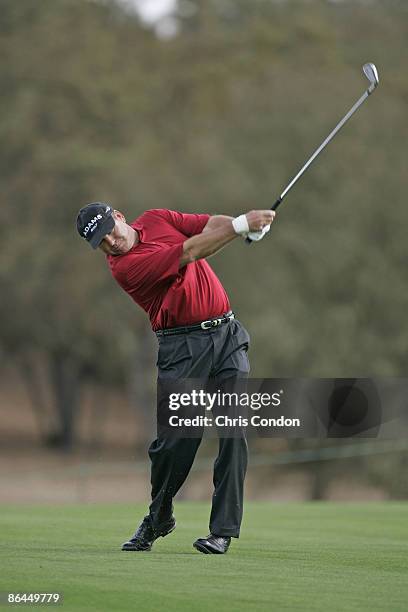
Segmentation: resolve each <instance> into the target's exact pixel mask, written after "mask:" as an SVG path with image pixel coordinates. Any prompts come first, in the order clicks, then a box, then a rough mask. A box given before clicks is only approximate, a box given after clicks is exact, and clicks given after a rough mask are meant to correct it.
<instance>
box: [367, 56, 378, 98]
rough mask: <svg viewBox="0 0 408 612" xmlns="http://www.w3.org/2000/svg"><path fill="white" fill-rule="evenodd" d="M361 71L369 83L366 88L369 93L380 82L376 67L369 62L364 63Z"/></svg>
mask: <svg viewBox="0 0 408 612" xmlns="http://www.w3.org/2000/svg"><path fill="white" fill-rule="evenodd" d="M363 72H364V74H365V75H366V77H367V79H368V80H369V81H370V83H371V85H370V87H369V88H368V91H369V93H371V92H372V91H374V89H375V88H376V87H377V85H378V83H379V82H380V80H379V78H378V71H377V68H376V67H375V66H374V64H371V63H368V64H364V66H363Z"/></svg>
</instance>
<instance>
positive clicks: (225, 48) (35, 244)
mask: <svg viewBox="0 0 408 612" xmlns="http://www.w3.org/2000/svg"><path fill="white" fill-rule="evenodd" d="M0 7H1V15H2V17H1V21H0V52H1V56H2V58H3V62H2V65H1V69H0V79H1V92H2V95H1V98H0V134H1V138H0V169H1V182H2V204H1V207H0V220H1V223H2V228H3V232H2V241H1V247H0V249H1V259H0V290H1V301H0V321H1V323H0V347H1V350H2V351H3V359H4V360H5V359H7V360H8V361H10V360H11V361H15V363H16V364H19V366H20V367H21V368H22V370H23V372H24V376H25V378H26V380H28V381H30V380H31V382H32V390H33V397H35V396H36V390H35V384H36V375H35V368H36V364H37V363H38V360H39V359H40V358H41V359H42V362H43V363H45V364H46V366H45V367H46V371H47V372H48V377H49V378H48V381H49V385H50V388H51V389H52V390H53V393H54V395H55V398H56V399H55V405H56V408H57V412H58V415H59V418H60V422H61V431H60V435H61V436H62V438H63V439H65V442H66V443H69V440H70V439H71V437H72V420H73V418H74V416H75V414H76V411H77V410H78V408H79V406H80V402H81V397H80V391H81V388H82V383H84V382H86V381H93V382H97V383H98V385H102V387H103V386H105V385H108V386H112V385H114V386H115V385H116V386H123V385H124V384H125V385H130V384H131V383H132V381H133V382H134V379H135V377H139V379H140V376H142V379H143V381H145V383H146V381H153V380H154V376H155V371H154V359H151V358H150V355H149V356H148V358H146V357H145V355H146V351H147V349H146V347H147V346H149V343H150V342H151V339H149V338H150V335H149V331H148V320H147V318H146V316H145V315H144V313H143V312H141V311H139V310H137V309H136V308H135V307H134V306H133V304H132V303H131V302H130V300H129V298H128V297H127V296H126V295H125V294H124V293H121V292H120V291H119V290H118V287H117V286H115V284H114V283H113V282H112V279H111V278H110V274H109V272H108V270H107V267H106V265H105V262H104V261H103V257H102V256H101V255H100V254H99V253H97V254H95V253H91V252H90V250H89V248H88V246H87V245H86V244H85V243H83V242H82V241H81V240H80V239H79V238H78V235H77V233H76V228H75V217H76V213H77V211H78V209H79V208H80V207H81V206H82V205H84V204H85V203H86V202H88V201H93V200H103V201H108V202H110V203H112V205H113V206H115V207H116V208H118V209H120V210H122V211H123V212H124V213H125V214H126V215H127V216H128V218H129V219H133V218H135V217H136V216H137V215H139V214H140V213H141V212H142V211H143V210H145V209H147V208H152V207H166V208H171V209H177V210H182V211H186V212H189V211H192V212H194V211H199V212H209V213H211V214H217V213H225V214H231V215H236V214H239V213H241V212H242V211H245V210H248V209H251V208H255V207H257V208H258V207H269V206H270V205H271V204H272V202H273V201H274V199H275V198H276V197H277V195H279V193H280V191H281V190H282V188H283V187H284V185H285V184H286V183H287V181H288V180H289V178H290V177H291V176H293V175H294V174H295V172H296V171H297V169H298V168H299V167H300V166H301V165H302V164H303V162H304V160H305V159H306V158H307V157H308V156H309V155H310V154H311V152H312V151H313V150H314V148H315V147H316V146H317V145H318V144H319V143H320V142H321V141H322V140H323V138H324V137H325V136H326V135H327V133H328V132H329V131H330V130H331V129H332V127H333V126H334V125H335V123H336V122H337V121H338V120H339V118H340V117H341V116H342V115H343V114H344V113H345V112H346V110H347V109H348V108H349V107H350V106H351V105H352V103H353V102H354V101H355V100H356V99H357V97H358V96H359V95H361V93H362V91H363V88H364V87H365V86H366V81H365V79H364V78H363V77H362V74H361V70H360V67H361V66H362V64H363V63H364V62H366V61H374V62H375V63H376V64H377V66H378V68H379V71H380V78H381V86H380V88H379V90H378V92H377V93H376V94H375V96H373V97H372V98H371V99H370V100H369V101H368V103H367V104H366V105H365V107H364V108H363V109H362V110H360V111H359V114H358V115H356V116H355V117H354V118H353V119H352V123H350V124H349V125H348V126H347V128H346V129H344V131H342V132H341V134H340V135H339V136H338V137H337V138H336V140H335V141H334V142H333V143H332V144H331V145H330V148H329V149H328V150H327V151H326V152H325V153H324V154H323V156H322V157H321V158H320V159H319V161H318V163H317V164H316V165H315V166H314V167H313V168H312V169H311V170H310V171H309V172H308V173H307V175H306V176H305V177H304V179H302V182H301V183H299V184H298V185H297V186H296V188H295V189H294V190H293V191H292V192H291V194H290V195H289V196H288V198H287V201H286V202H285V204H284V206H283V207H282V208H281V209H280V212H279V218H278V220H277V221H276V223H275V224H274V226H273V231H272V232H271V234H270V236H269V237H268V239H267V240H265V241H263V242H262V243H261V244H259V245H256V246H253V247H252V248H247V247H246V246H245V245H244V244H243V243H241V242H238V241H236V242H235V243H233V244H232V245H231V246H230V247H228V248H227V249H225V250H224V251H223V252H222V254H220V255H218V256H216V257H214V258H213V259H212V260H211V263H212V265H213V266H214V268H215V270H216V272H217V273H218V274H219V276H220V278H221V279H222V282H223V283H224V285H225V287H226V289H227V291H228V292H229V295H230V297H231V301H232V304H233V306H234V308H235V310H236V311H237V313H238V316H239V318H240V319H241V320H242V321H243V322H244V324H245V325H246V326H247V327H248V329H249V330H250V332H251V336H252V346H253V350H252V354H251V358H252V374H253V375H254V376H257V377H262V376H270V377H278V376H279V377H280V376H338V377H341V376H405V375H406V363H407V357H406V345H407V340H408V332H407V325H406V312H407V310H408V297H407V291H406V287H405V279H406V269H407V263H408V257H407V249H406V238H405V234H406V222H407V217H408V212H407V206H406V202H405V199H406V198H405V185H406V156H405V148H406V142H407V136H408V134H407V121H406V105H407V99H408V82H407V79H406V73H405V70H404V67H403V66H402V58H403V57H404V54H405V51H406V39H407V23H408V22H407V6H406V3H404V2H396V1H395V2H385V0H384V1H380V0H377V1H373V2H371V3H370V4H369V5H368V4H367V3H364V2H358V1H351V0H350V1H345V2H328V1H323V0H320V1H319V0H315V1H314V2H301V1H296V2H273V1H272V0H271V1H269V0H256V1H253V2H244V1H242V0H236V1H234V2H232V1H225V0H223V1H221V0H219V1H215V0H201V1H199V0H189V1H188V2H186V1H182V2H180V3H179V6H178V12H177V13H176V15H175V18H176V19H177V20H178V26H179V30H178V34H177V35H176V36H174V37H173V38H170V39H166V40H162V39H159V38H157V37H156V36H155V34H154V32H153V31H151V30H149V29H146V28H145V27H143V26H142V24H141V23H140V22H139V21H138V19H137V18H136V17H135V16H133V17H132V16H131V15H129V14H127V13H125V12H124V11H123V10H122V8H121V6H120V5H118V4H115V3H114V2H109V1H105V2H88V1H86V0H41V2H33V1H32V0H19V1H18V2H15V1H14V0H1V2H0ZM139 379H138V380H139Z"/></svg>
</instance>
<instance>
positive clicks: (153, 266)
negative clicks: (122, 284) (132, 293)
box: [126, 242, 183, 291]
mask: <svg viewBox="0 0 408 612" xmlns="http://www.w3.org/2000/svg"><path fill="white" fill-rule="evenodd" d="M182 253H183V243H182V242H180V243H179V244H175V245H171V246H167V247H161V248H158V249H155V250H154V251H151V252H147V253H143V254H137V253H135V254H134V255H132V258H131V260H130V261H128V262H127V263H126V284H127V285H128V287H129V288H131V289H132V290H139V291H143V289H144V288H151V287H152V286H154V285H157V284H159V283H164V282H168V281H172V280H174V279H175V277H176V276H177V275H178V273H179V266H180V259H181V256H182Z"/></svg>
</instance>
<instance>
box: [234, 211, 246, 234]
mask: <svg viewBox="0 0 408 612" xmlns="http://www.w3.org/2000/svg"><path fill="white" fill-rule="evenodd" d="M232 227H233V228H234V230H235V233H236V234H240V235H241V236H242V235H243V234H246V233H248V232H249V225H248V219H247V218H246V215H240V216H239V217H235V219H233V220H232Z"/></svg>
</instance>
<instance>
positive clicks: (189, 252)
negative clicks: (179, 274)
mask: <svg viewBox="0 0 408 612" xmlns="http://www.w3.org/2000/svg"><path fill="white" fill-rule="evenodd" d="M245 216H246V219H247V222H248V227H249V230H250V231H253V232H256V231H259V230H261V229H262V228H263V227H264V226H265V225H268V224H270V223H272V221H273V219H274V217H275V212H274V211H272V210H251V211H250V212H248V213H246V215H245ZM232 221H233V218H232V217H227V216H225V215H216V216H214V217H211V218H210V219H209V220H208V222H207V224H206V226H205V228H204V230H203V231H202V233H201V234H197V235H196V236H192V237H191V238H188V239H187V240H186V241H185V242H184V244H183V253H182V255H181V258H180V266H179V267H180V268H183V267H184V266H185V265H187V264H189V263H192V262H193V261H196V260H197V259H203V258H204V257H209V256H210V255H214V253H217V251H219V250H221V249H222V248H223V247H224V246H225V245H227V244H228V243H229V242H232V241H233V240H234V239H235V238H237V237H238V236H239V234H237V233H236V232H235V229H234V226H233V224H232Z"/></svg>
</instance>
